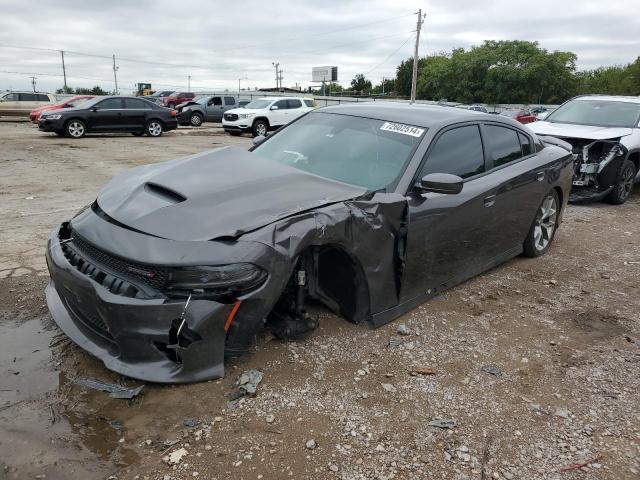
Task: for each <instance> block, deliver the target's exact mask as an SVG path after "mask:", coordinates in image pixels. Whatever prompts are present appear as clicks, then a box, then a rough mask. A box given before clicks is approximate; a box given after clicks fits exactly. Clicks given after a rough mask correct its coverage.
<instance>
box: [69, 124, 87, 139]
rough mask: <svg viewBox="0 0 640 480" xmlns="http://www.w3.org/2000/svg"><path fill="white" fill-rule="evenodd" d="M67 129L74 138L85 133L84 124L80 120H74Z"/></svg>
mask: <svg viewBox="0 0 640 480" xmlns="http://www.w3.org/2000/svg"><path fill="white" fill-rule="evenodd" d="M67 131H68V132H69V135H71V136H72V137H73V138H80V137H81V136H83V135H84V125H83V124H82V123H80V122H76V121H72V122H71V123H70V124H69V126H68V127H67Z"/></svg>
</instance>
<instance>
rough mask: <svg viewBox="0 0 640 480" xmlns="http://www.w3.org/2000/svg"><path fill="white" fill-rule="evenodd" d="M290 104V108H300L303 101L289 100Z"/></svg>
mask: <svg viewBox="0 0 640 480" xmlns="http://www.w3.org/2000/svg"><path fill="white" fill-rule="evenodd" d="M287 102H288V104H289V108H300V107H302V102H301V101H300V100H287Z"/></svg>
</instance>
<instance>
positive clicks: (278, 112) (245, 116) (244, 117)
mask: <svg viewBox="0 0 640 480" xmlns="http://www.w3.org/2000/svg"><path fill="white" fill-rule="evenodd" d="M314 108H315V102H314V101H313V99H310V98H300V97H267V98H259V99H257V100H253V101H252V102H250V103H248V104H247V105H245V106H244V107H242V108H234V109H233V110H227V111H226V112H224V115H223V117H222V126H223V128H224V131H225V132H228V133H230V134H231V135H241V134H242V133H244V132H251V133H252V134H253V136H254V137H257V136H259V135H262V136H265V135H266V134H267V132H268V131H269V130H275V129H276V128H279V127H281V126H283V125H286V124H287V123H289V122H291V121H292V120H295V119H296V118H298V117H299V116H301V115H304V114H305V113H307V112H309V111H311V110H313V109H314Z"/></svg>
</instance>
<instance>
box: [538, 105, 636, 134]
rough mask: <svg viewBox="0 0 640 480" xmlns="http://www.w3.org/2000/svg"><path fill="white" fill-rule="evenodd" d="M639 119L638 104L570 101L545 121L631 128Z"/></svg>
mask: <svg viewBox="0 0 640 480" xmlns="http://www.w3.org/2000/svg"><path fill="white" fill-rule="evenodd" d="M639 117H640V104H638V103H631V102H617V101H612V100H572V101H570V102H567V103H565V104H564V105H563V106H561V107H560V108H558V109H557V110H556V111H554V112H553V113H551V114H550V115H549V116H548V117H547V118H546V119H545V120H546V121H547V122H552V123H572V124H575V125H595V126H601V127H627V128H631V127H635V126H636V125H637V124H638V118H639Z"/></svg>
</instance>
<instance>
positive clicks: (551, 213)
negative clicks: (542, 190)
mask: <svg viewBox="0 0 640 480" xmlns="http://www.w3.org/2000/svg"><path fill="white" fill-rule="evenodd" d="M559 212H560V201H559V199H558V194H557V193H556V191H555V190H551V191H550V192H549V193H547V195H546V196H545V197H544V200H542V203H541V204H540V206H539V207H538V211H537V212H536V218H535V220H534V221H533V225H531V229H530V230H529V234H528V235H527V238H526V239H525V241H524V244H523V248H524V254H525V255H526V256H527V257H539V256H541V255H544V254H545V253H547V250H549V247H550V246H551V242H553V237H554V236H555V234H556V228H557V226H558V213H559Z"/></svg>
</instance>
